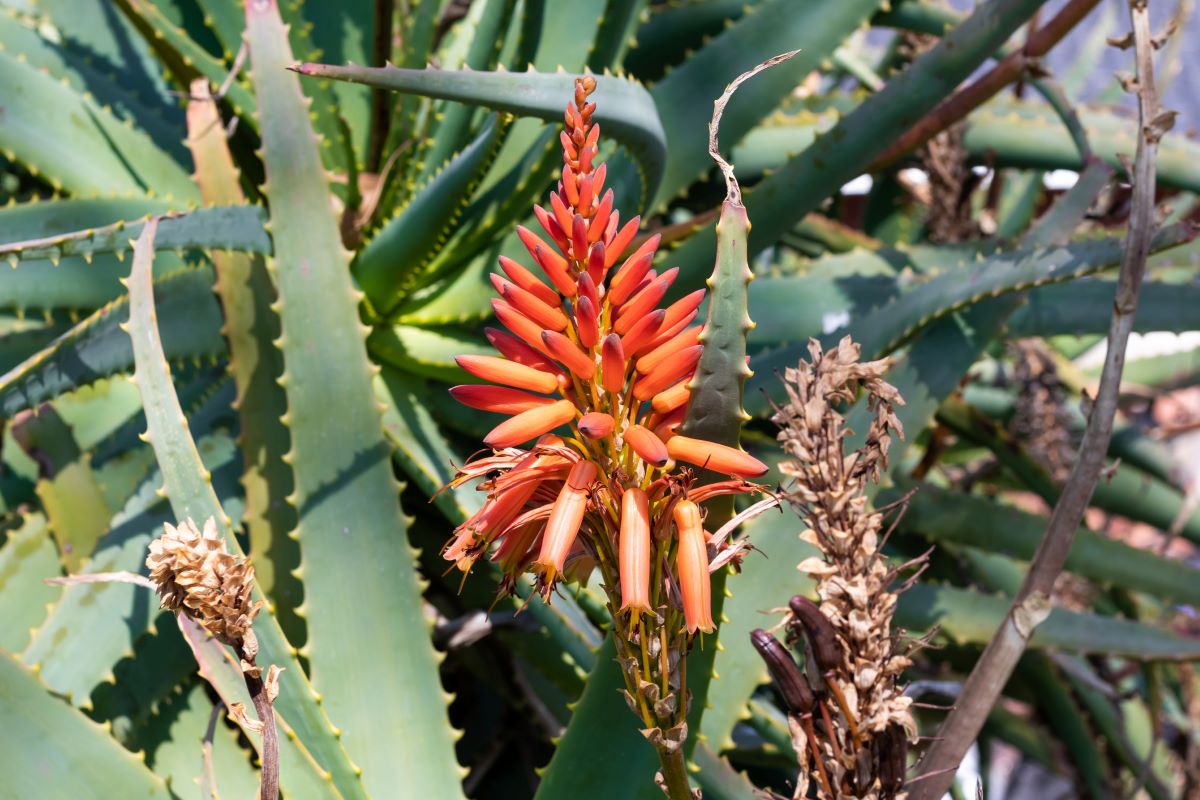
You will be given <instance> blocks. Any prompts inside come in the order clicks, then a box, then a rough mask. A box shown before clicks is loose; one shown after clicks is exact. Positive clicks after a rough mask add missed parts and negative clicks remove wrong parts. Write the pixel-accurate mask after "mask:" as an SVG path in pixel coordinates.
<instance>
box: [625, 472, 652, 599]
mask: <svg viewBox="0 0 1200 800" xmlns="http://www.w3.org/2000/svg"><path fill="white" fill-rule="evenodd" d="M618 549H619V551H620V554H619V561H620V570H621V610H622V611H625V610H627V609H636V610H638V611H650V610H651V608H650V499H649V498H648V497H647V496H646V493H645V492H643V491H642V490H641V489H639V488H638V487H636V486H634V487H631V488H629V489H626V490H625V494H623V495H622V496H621V537H620V542H619V543H618Z"/></svg>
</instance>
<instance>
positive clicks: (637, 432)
mask: <svg viewBox="0 0 1200 800" xmlns="http://www.w3.org/2000/svg"><path fill="white" fill-rule="evenodd" d="M625 444H627V445H629V446H630V447H631V448H633V452H635V453H637V454H638V457H639V458H641V459H642V460H643V461H645V462H646V463H647V464H650V465H651V466H654V467H662V466H666V463H667V461H668V460H669V459H670V456H669V455H668V454H667V446H666V445H665V444H663V443H662V439H659V438H658V437H657V436H655V435H654V432H653V431H651V430H650V429H649V428H643V427H642V426H641V425H630V426H629V427H628V428H626V429H625Z"/></svg>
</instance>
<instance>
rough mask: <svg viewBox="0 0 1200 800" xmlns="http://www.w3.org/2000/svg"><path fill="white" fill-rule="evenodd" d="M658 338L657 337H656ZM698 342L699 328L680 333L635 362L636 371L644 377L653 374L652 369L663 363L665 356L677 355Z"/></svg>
mask: <svg viewBox="0 0 1200 800" xmlns="http://www.w3.org/2000/svg"><path fill="white" fill-rule="evenodd" d="M656 338H658V337H656ZM699 341H700V326H699V325H697V326H695V327H693V328H688V329H687V330H684V331H680V332H679V333H677V334H675V335H674V336H672V337H671V338H670V339H667V340H666V341H665V342H663V343H662V344H660V345H658V346H657V347H655V348H654V349H653V350H651V351H650V352H649V353H646V355H644V356H642V357H641V358H639V359H638V360H637V371H638V372H640V373H642V374H643V375H645V374H646V373H647V372H653V371H654V368H655V367H657V366H658V365H659V364H661V363H662V362H663V359H665V358H666V357H667V356H670V355H673V354H674V353H678V352H679V351H680V350H683V349H684V348H687V347H692V346H694V345H696V344H697V343H698V342H699Z"/></svg>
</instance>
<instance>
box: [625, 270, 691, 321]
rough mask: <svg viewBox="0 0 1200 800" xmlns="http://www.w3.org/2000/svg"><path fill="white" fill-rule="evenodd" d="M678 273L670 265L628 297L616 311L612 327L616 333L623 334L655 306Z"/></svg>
mask: <svg viewBox="0 0 1200 800" xmlns="http://www.w3.org/2000/svg"><path fill="white" fill-rule="evenodd" d="M678 274H679V267H672V268H671V269H669V270H667V271H666V272H664V273H663V274H662V275H659V276H658V277H657V278H655V279H654V280H653V281H651V282H650V285H649V286H647V287H646V288H644V289H642V290H641V291H639V292H638V293H637V294H635V295H634V296H633V297H630V298H629V301H628V302H627V303H625V305H623V306H621V310H620V311H619V312H617V322H616V324H615V325H614V326H613V329H614V330H615V331H616V332H617V333H621V334H623V333H625V332H626V331H628V330H629V329H630V328H631V327H633V325H634V324H635V323H636V322H637V321H638V320H639V319H641V318H642V317H643V316H645V315H646V313H647V312H649V311H651V310H653V309H654V308H655V307H657V306H658V301H659V300H662V299H663V295H665V294H666V293H667V289H670V288H671V284H672V283H673V282H674V280H675V276H676V275H678ZM614 302H615V301H614ZM663 322H664V323H665V322H666V311H665V310H664V311H663Z"/></svg>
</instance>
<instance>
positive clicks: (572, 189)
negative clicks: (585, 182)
mask: <svg viewBox="0 0 1200 800" xmlns="http://www.w3.org/2000/svg"><path fill="white" fill-rule="evenodd" d="M562 185H563V191H564V192H565V193H566V196H567V202H568V203H570V204H571V205H572V206H575V207H576V208H578V207H579V184H578V182H577V180H576V178H575V172H574V170H572V169H571V168H570V167H563V171H562Z"/></svg>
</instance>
